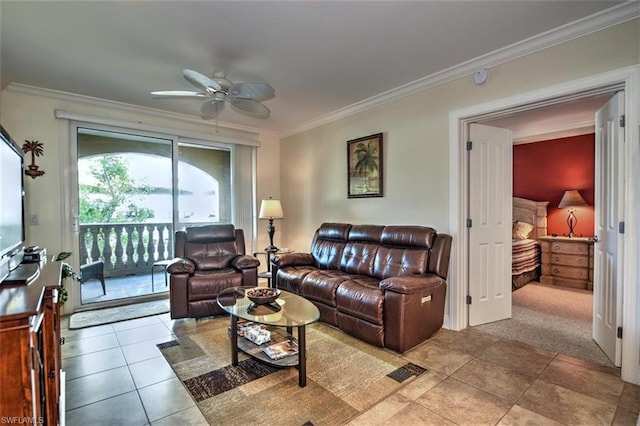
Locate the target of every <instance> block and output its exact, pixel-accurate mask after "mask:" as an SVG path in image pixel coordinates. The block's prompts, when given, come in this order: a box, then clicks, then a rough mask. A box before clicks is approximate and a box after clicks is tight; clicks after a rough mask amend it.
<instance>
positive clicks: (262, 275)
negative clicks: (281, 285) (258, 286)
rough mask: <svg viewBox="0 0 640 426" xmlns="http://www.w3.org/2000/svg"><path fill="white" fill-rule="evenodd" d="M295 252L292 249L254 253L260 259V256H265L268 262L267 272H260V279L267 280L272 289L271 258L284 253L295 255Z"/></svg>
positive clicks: (266, 250) (265, 250)
mask: <svg viewBox="0 0 640 426" xmlns="http://www.w3.org/2000/svg"><path fill="white" fill-rule="evenodd" d="M293 252H294V250H290V249H277V250H268V249H264V250H263V251H254V252H253V257H258V255H259V254H260V255H264V257H265V259H266V261H267V270H266V271H262V272H258V279H265V280H267V286H268V287H271V256H273V255H276V254H284V253H293Z"/></svg>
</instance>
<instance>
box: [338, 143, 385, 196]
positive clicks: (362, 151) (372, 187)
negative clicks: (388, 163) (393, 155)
mask: <svg viewBox="0 0 640 426" xmlns="http://www.w3.org/2000/svg"><path fill="white" fill-rule="evenodd" d="M347 166H348V175H349V184H348V197H349V198H364V197H382V172H383V167H382V133H378V134H375V135H371V136H365V137H363V138H358V139H354V140H350V141H348V142H347Z"/></svg>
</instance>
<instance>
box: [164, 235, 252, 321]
mask: <svg viewBox="0 0 640 426" xmlns="http://www.w3.org/2000/svg"><path fill="white" fill-rule="evenodd" d="M174 241H175V251H174V253H175V256H176V258H175V259H174V260H173V262H172V263H171V264H170V265H169V266H168V267H167V272H168V273H169V286H170V287H169V297H170V299H169V301H170V309H171V318H172V319H176V318H200V317H205V316H211V315H217V314H222V313H223V311H222V309H220V307H219V306H218V303H217V301H216V298H217V296H218V293H220V292H221V291H222V290H224V289H227V288H229V287H238V286H251V287H255V286H257V285H258V266H260V261H259V260H258V259H256V258H255V257H253V256H250V255H246V254H245V246H244V232H243V231H242V229H235V228H234V226H233V225H205V226H194V227H190V228H187V229H186V230H185V231H177V232H176V235H175V240H174Z"/></svg>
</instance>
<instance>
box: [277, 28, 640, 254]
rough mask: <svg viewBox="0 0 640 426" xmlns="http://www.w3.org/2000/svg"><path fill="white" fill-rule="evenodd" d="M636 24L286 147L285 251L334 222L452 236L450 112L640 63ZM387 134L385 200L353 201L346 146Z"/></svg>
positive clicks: (294, 139) (292, 140) (303, 136)
mask: <svg viewBox="0 0 640 426" xmlns="http://www.w3.org/2000/svg"><path fill="white" fill-rule="evenodd" d="M639 27H640V24H639V21H638V20H637V19H636V20H634V21H631V22H627V23H625V24H621V25H618V26H616V27H613V28H609V29H606V30H603V31H600V32H598V33H594V34H591V35H588V36H585V37H582V38H580V39H576V40H573V41H570V42H566V43H564V44H561V45H558V46H555V47H552V48H549V49H546V50H544V51H540V52H538V53H535V54H531V55H529V56H526V57H523V58H520V59H517V60H514V61H511V62H509V63H506V64H503V65H500V66H497V67H493V68H492V69H491V79H490V80H489V82H488V83H487V84H486V85H484V86H475V85H474V84H473V82H472V78H471V76H469V77H468V78H464V79H459V80H456V81H452V82H449V83H447V84H444V85H441V86H438V87H434V88H431V89H428V90H425V91H423V92H421V93H418V94H415V95H412V96H409V97H406V98H403V99H400V100H397V101H394V102H389V103H387V104H384V105H382V106H379V107H377V108H374V109H371V110H368V111H365V112H362V113H359V114H356V115H352V116H350V117H347V118H344V119H341V120H339V121H336V122H333V123H330V124H327V125H323V126H320V127H317V128H315V129H312V130H309V131H306V132H303V133H300V134H297V135H293V136H290V137H287V138H284V139H283V140H282V141H281V146H280V151H281V164H282V167H281V192H282V201H283V209H284V210H285V216H286V218H285V220H283V221H282V226H281V228H283V233H284V235H283V244H284V245H286V246H288V247H291V248H295V249H297V250H304V251H307V250H308V247H309V244H310V242H311V237H312V235H313V231H314V230H315V229H316V228H317V227H318V225H320V223H322V222H324V221H344V222H355V223H374V224H417V225H428V226H432V227H434V228H435V229H436V230H438V231H442V232H448V231H449V228H450V225H449V223H450V208H449V207H450V196H449V191H450V188H449V185H450V183H449V164H450V163H449V161H450V159H449V112H450V111H452V110H459V109H462V108H465V107H468V106H471V105H476V104H480V103H484V102H488V101H491V100H494V99H500V98H504V97H507V96H513V95H516V94H519V93H523V92H527V91H531V90H534V89H539V88H544V87H547V86H551V85H554V84H559V83H562V82H566V81H571V80H575V79H578V78H582V77H587V76H590V75H595V74H598V73H602V72H605V71H609V70H613V69H618V68H622V67H626V66H630V65H634V64H638V63H640V54H639V51H640V47H639V45H640V42H639V40H640V30H639ZM378 132H382V133H384V139H385V140H384V162H385V165H384V167H385V168H384V175H385V176H384V197H382V198H365V199H348V198H347V195H346V191H347V183H346V182H347V174H346V163H347V160H346V141H347V140H350V139H355V138H359V137H362V136H366V135H370V134H374V133H378Z"/></svg>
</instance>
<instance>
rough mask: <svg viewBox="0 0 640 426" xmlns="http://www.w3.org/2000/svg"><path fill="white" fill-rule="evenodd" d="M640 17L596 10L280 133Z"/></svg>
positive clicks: (635, 9)
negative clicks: (583, 16)
mask: <svg viewBox="0 0 640 426" xmlns="http://www.w3.org/2000/svg"><path fill="white" fill-rule="evenodd" d="M638 17H640V2H638V1H637V0H631V1H627V2H625V3H622V4H620V5H618V6H615V7H613V8H611V9H608V10H605V11H602V12H600V13H596V14H594V15H591V16H588V17H586V18H583V19H580V20H577V21H575V22H572V23H569V24H566V25H563V26H560V27H558V28H554V29H552V30H549V31H546V32H544V33H540V34H538V35H535V36H533V37H530V38H528V39H525V40H523V41H520V42H517V43H514V44H512V45H510V46H506V47H504V48H501V49H498V50H496V51H493V52H491V53H488V54H486V55H482V56H478V57H477V58H474V59H472V60H469V61H466V62H463V63H461V64H458V65H455V66H453V67H450V68H447V69H445V70H442V71H440V72H437V73H435V74H431V75H429V76H426V77H423V78H420V79H418V80H415V81H413V82H410V83H407V84H404V85H402V86H399V87H397V88H395V89H391V90H388V91H386V92H383V93H380V94H378V95H375V96H372V97H370V98H367V99H364V100H362V101H359V102H356V103H354V104H351V105H349V106H347V107H344V108H341V109H338V110H336V111H333V112H331V113H328V114H325V115H322V116H320V117H318V118H316V119H314V120H311V121H308V122H307V123H304V124H302V125H300V126H297V127H295V128H293V129H290V130H287V131H284V132H281V134H280V136H281V137H283V138H284V137H288V136H293V135H295V134H298V133H302V132H305V131H307V130H311V129H313V128H315V127H318V126H322V125H325V124H329V123H331V122H334V121H337V120H340V119H343V118H346V117H349V116H351V115H354V114H357V113H360V112H363V111H366V110H368V109H371V108H375V107H378V106H380V105H383V104H385V103H387V102H391V101H394V100H397V99H400V98H403V97H405V96H409V95H413V94H415V93H418V92H420V91H423V90H426V89H429V88H432V87H436V86H439V85H442V84H445V83H448V82H450V81H453V80H457V79H459V78H462V77H468V76H470V75H472V74H473V73H474V72H475V71H476V70H477V69H480V68H490V67H493V66H497V65H500V64H504V63H507V62H509V61H512V60H515V59H518V58H521V57H523V56H526V55H530V54H532V53H535V52H539V51H541V50H544V49H547V48H549V47H553V46H556V45H558V44H561V43H564V42H567V41H570V40H573V39H576V38H579V37H583V36H585V35H588V34H592V33H595V32H597V31H600V30H603V29H606V28H609V27H612V26H614V25H618V24H622V23H624V22H627V21H630V20H632V19H636V18H638Z"/></svg>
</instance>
